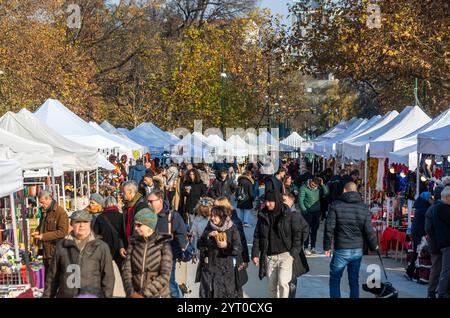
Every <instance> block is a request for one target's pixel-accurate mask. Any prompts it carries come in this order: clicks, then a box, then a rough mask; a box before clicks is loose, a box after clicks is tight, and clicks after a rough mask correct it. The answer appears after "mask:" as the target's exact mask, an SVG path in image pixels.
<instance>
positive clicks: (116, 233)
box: [94, 197, 125, 270]
mask: <svg viewBox="0 0 450 318" xmlns="http://www.w3.org/2000/svg"><path fill="white" fill-rule="evenodd" d="M123 229H124V226H123V218H122V214H121V213H120V212H119V207H118V205H117V201H116V199H115V198H114V197H107V198H106V199H105V204H104V208H103V213H102V214H100V215H99V216H98V217H97V219H96V221H95V224H94V233H95V234H97V235H99V236H101V239H102V240H103V241H104V242H105V243H106V244H108V246H109V250H110V251H111V256H112V258H113V260H114V262H116V264H117V267H118V268H119V270H121V268H122V263H123V261H124V258H123V257H122V256H121V255H120V250H121V249H124V248H125V246H124V243H123V239H122V238H123V237H124V236H125V235H124V233H123Z"/></svg>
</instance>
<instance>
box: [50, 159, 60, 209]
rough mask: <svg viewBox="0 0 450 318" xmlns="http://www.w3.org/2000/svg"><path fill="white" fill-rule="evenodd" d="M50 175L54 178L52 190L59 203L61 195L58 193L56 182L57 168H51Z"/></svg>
mask: <svg viewBox="0 0 450 318" xmlns="http://www.w3.org/2000/svg"><path fill="white" fill-rule="evenodd" d="M50 175H51V177H52V190H53V195H54V196H55V194H56V198H57V200H58V202H59V193H57V192H56V182H55V168H54V167H51V168H50Z"/></svg>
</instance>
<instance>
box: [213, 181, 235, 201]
mask: <svg viewBox="0 0 450 318" xmlns="http://www.w3.org/2000/svg"><path fill="white" fill-rule="evenodd" d="M236 189H237V186H236V184H234V182H233V180H231V179H230V177H229V176H228V175H227V177H226V178H225V180H222V179H221V178H220V175H218V176H216V180H214V182H213V184H212V186H211V190H210V196H211V197H212V198H213V199H217V198H220V197H226V198H227V199H228V200H230V198H231V195H232V194H233V193H234V192H235V191H236Z"/></svg>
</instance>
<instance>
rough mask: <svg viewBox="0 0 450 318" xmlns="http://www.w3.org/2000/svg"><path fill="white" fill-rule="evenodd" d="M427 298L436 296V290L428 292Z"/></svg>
mask: <svg viewBox="0 0 450 318" xmlns="http://www.w3.org/2000/svg"><path fill="white" fill-rule="evenodd" d="M427 298H436V292H435V291H434V292H428V296H427Z"/></svg>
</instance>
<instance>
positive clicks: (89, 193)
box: [87, 171, 91, 197]
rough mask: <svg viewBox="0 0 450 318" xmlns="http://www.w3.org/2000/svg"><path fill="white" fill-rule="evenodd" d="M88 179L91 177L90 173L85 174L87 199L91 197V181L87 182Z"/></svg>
mask: <svg viewBox="0 0 450 318" xmlns="http://www.w3.org/2000/svg"><path fill="white" fill-rule="evenodd" d="M90 177H91V175H90V173H89V171H88V172H87V187H88V190H87V193H88V196H89V197H90V196H91V180H89V179H90Z"/></svg>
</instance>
